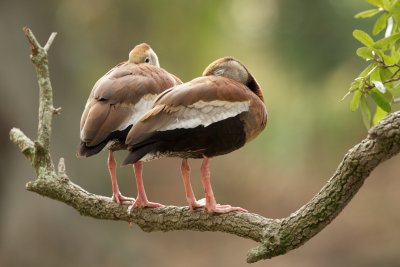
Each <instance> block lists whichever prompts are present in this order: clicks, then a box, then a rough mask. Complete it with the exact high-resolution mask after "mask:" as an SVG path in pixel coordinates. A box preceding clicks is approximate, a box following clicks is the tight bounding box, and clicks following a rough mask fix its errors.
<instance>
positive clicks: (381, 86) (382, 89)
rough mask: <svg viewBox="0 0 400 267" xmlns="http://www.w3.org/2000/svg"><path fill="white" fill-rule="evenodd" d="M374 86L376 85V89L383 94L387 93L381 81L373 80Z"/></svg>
mask: <svg viewBox="0 0 400 267" xmlns="http://www.w3.org/2000/svg"><path fill="white" fill-rule="evenodd" d="M371 82H372V83H373V84H374V85H375V88H376V89H377V90H378V91H379V92H381V93H382V94H384V93H385V92H386V87H385V86H384V85H383V83H382V82H381V81H375V80H373V81H371Z"/></svg>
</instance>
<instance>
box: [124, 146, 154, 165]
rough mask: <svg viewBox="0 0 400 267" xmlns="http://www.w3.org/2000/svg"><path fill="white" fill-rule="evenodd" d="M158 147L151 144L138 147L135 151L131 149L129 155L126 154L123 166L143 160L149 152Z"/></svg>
mask: <svg viewBox="0 0 400 267" xmlns="http://www.w3.org/2000/svg"><path fill="white" fill-rule="evenodd" d="M155 148H156V144H154V143H153V144H149V145H146V146H142V147H140V148H138V149H135V150H133V151H129V154H128V156H126V158H125V160H124V162H122V166H125V165H128V164H134V163H136V162H138V161H139V160H141V159H142V158H143V157H144V156H146V155H147V154H148V153H151V152H152V151H154V150H155Z"/></svg>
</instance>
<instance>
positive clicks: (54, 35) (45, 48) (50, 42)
mask: <svg viewBox="0 0 400 267" xmlns="http://www.w3.org/2000/svg"><path fill="white" fill-rule="evenodd" d="M56 36H57V33H56V32H52V33H51V35H50V37H49V40H47V43H46V45H45V46H44V47H43V48H44V50H46V52H47V51H49V49H50V46H51V45H52V44H53V41H54V38H56Z"/></svg>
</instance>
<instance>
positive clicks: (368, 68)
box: [358, 62, 378, 78]
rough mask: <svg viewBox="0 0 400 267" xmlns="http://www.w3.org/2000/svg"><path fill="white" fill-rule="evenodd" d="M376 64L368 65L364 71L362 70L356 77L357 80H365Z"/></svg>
mask: <svg viewBox="0 0 400 267" xmlns="http://www.w3.org/2000/svg"><path fill="white" fill-rule="evenodd" d="M377 64H378V63H376V62H374V63H372V64H369V65H368V66H367V67H366V68H365V69H363V71H362V72H361V73H360V74H359V75H358V78H365V77H367V76H368V75H370V73H371V72H372V71H374V70H375V68H376V66H377Z"/></svg>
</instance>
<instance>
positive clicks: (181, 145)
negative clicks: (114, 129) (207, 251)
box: [123, 57, 267, 213]
mask: <svg viewBox="0 0 400 267" xmlns="http://www.w3.org/2000/svg"><path fill="white" fill-rule="evenodd" d="M266 123H267V110H266V107H265V105H264V102H263V96H262V93H261V89H260V86H259V85H258V83H257V82H256V80H255V79H254V77H253V76H252V75H251V74H250V73H249V72H248V70H247V69H246V67H244V66H243V65H242V64H241V63H240V62H239V61H237V60H235V59H233V58H231V57H225V58H221V59H218V60H216V61H215V62H213V63H211V64H210V65H209V66H208V67H207V68H206V69H205V71H204V73H203V76H202V77H199V78H196V79H194V80H192V81H190V82H187V83H184V84H181V85H178V86H175V87H173V88H171V89H169V90H167V91H165V92H164V93H162V94H160V95H159V96H158V98H157V100H156V102H155V104H154V107H153V108H152V109H151V110H150V111H149V112H147V113H146V114H145V115H143V117H141V118H140V120H139V121H138V122H137V123H136V124H135V125H134V126H133V127H132V129H130V131H129V133H128V136H127V138H126V144H127V145H128V150H129V151H130V153H129V155H128V156H127V157H126V159H125V161H124V163H123V164H132V163H133V164H138V163H140V162H141V161H148V160H152V159H156V158H160V157H179V158H183V160H182V165H181V172H182V178H183V182H184V188H185V193H186V199H187V201H188V203H189V206H190V208H192V209H194V208H198V207H205V210H206V212H209V213H213V212H216V213H225V212H230V211H246V210H244V209H242V208H239V207H232V206H230V205H220V204H217V202H216V200H215V197H214V194H213V191H212V188H211V184H210V171H209V158H211V157H214V156H218V155H223V154H227V153H230V152H232V151H234V150H236V149H238V148H240V147H242V146H243V145H244V144H245V143H247V142H249V141H251V140H252V139H254V138H255V137H256V136H257V135H258V134H259V133H260V132H261V131H262V130H263V129H264V128H265V126H266ZM188 158H203V163H202V165H201V182H202V185H203V188H204V192H205V200H204V199H202V200H200V201H197V200H196V198H195V196H194V194H193V190H192V186H191V184H190V177H189V176H190V173H189V172H190V169H189V165H188V162H187V159H188Z"/></svg>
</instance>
